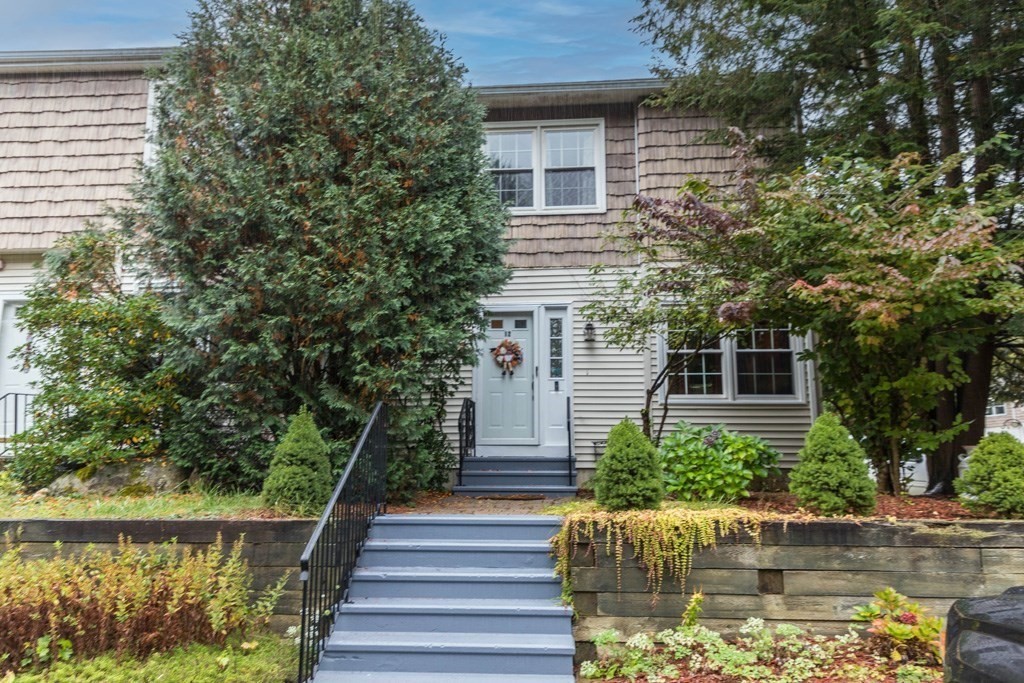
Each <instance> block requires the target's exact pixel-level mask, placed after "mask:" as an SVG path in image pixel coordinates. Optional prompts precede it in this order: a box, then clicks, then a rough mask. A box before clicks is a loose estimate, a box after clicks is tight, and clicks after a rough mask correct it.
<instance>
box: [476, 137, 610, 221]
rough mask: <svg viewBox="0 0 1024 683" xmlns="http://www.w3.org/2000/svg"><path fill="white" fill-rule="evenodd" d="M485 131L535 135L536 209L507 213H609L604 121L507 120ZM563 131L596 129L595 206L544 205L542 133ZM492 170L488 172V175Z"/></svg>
mask: <svg viewBox="0 0 1024 683" xmlns="http://www.w3.org/2000/svg"><path fill="white" fill-rule="evenodd" d="M484 129H485V132H487V133H491V132H506V133H507V132H513V131H521V132H528V131H529V132H532V133H533V206H532V207H528V206H510V207H508V212H509V213H510V214H512V215H513V216H564V215H569V214H586V213H605V212H607V210H608V209H607V201H608V190H607V186H606V182H605V179H606V175H607V173H606V168H605V151H604V150H605V138H604V136H605V132H604V119H561V120H551V121H507V122H501V123H488V124H485V126H484ZM553 129H562V130H573V129H576V130H581V129H582V130H593V131H594V187H595V192H596V194H597V197H596V199H597V204H596V205H589V204H588V205H582V206H553V207H546V206H544V204H543V202H544V142H543V141H544V135H543V131H545V130H553ZM489 172H490V171H488V173H489Z"/></svg>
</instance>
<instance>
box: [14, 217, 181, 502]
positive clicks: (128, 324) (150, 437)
mask: <svg viewBox="0 0 1024 683" xmlns="http://www.w3.org/2000/svg"><path fill="white" fill-rule="evenodd" d="M123 246H124V241H123V239H122V238H121V237H119V236H117V235H114V234H111V233H105V232H101V231H98V230H87V231H85V232H82V233H80V234H76V235H72V236H68V237H65V238H63V239H62V240H60V241H59V242H58V243H57V246H56V248H54V249H53V250H51V251H49V252H47V254H46V256H45V257H44V261H43V263H44V269H43V272H42V274H41V276H40V278H39V280H38V282H37V283H36V284H35V285H34V286H33V287H32V288H31V289H30V290H29V292H28V302H27V303H26V304H25V305H24V306H23V307H22V308H21V309H20V310H19V312H18V319H19V325H21V327H22V329H24V330H25V332H26V333H27V334H28V335H29V338H30V339H31V340H32V341H31V342H30V343H28V344H25V345H24V346H22V347H20V348H19V349H17V353H18V354H19V356H20V357H21V359H22V360H23V361H24V362H25V363H27V364H29V365H31V366H32V367H34V368H36V369H37V370H38V371H39V373H40V376H41V379H40V380H39V383H38V387H37V388H38V390H39V395H38V396H36V398H35V400H34V402H33V405H32V410H33V413H34V418H35V422H34V424H33V426H32V428H31V429H29V430H27V431H25V432H22V433H21V434H19V435H17V436H16V437H14V452H15V458H14V462H13V463H12V464H11V473H12V475H13V476H14V477H16V478H17V479H18V480H20V481H21V482H22V483H23V484H24V485H25V486H26V487H28V488H29V489H37V488H40V487H43V486H45V485H47V484H48V483H50V482H51V481H52V480H53V479H54V478H55V477H56V476H57V474H58V473H59V472H60V471H62V470H67V469H78V468H80V467H84V466H99V465H102V464H105V463H110V462H124V461H127V460H130V459H134V458H149V457H153V456H157V455H160V454H162V453H163V452H164V450H165V442H164V438H163V434H164V428H165V427H166V425H167V424H168V423H169V422H171V421H173V419H174V417H175V416H176V414H177V405H178V395H177V381H176V380H175V377H174V376H173V375H172V374H171V373H170V372H168V371H167V370H166V369H165V368H163V367H162V366H161V361H162V357H163V353H164V350H165V348H166V345H167V342H168V340H169V339H170V336H171V334H170V331H169V330H168V328H167V327H166V325H165V324H164V322H163V319H162V317H161V315H162V303H161V300H160V298H159V297H158V296H157V295H156V294H154V293H152V292H143V293H141V294H127V293H125V292H124V291H123V290H122V288H121V280H120V277H119V276H118V272H117V254H118V253H119V251H120V250H121V249H122V248H123Z"/></svg>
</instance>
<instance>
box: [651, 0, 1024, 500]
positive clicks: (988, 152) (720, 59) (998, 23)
mask: <svg viewBox="0 0 1024 683" xmlns="http://www.w3.org/2000/svg"><path fill="white" fill-rule="evenodd" d="M636 26H637V28H638V29H639V30H640V31H641V32H643V33H645V34H646V35H647V37H648V38H649V39H650V41H651V43H652V44H653V45H654V46H655V47H656V48H658V49H659V51H660V53H661V55H662V57H663V59H662V62H661V64H660V66H659V68H658V72H659V73H660V75H662V76H664V77H666V78H667V79H668V81H669V87H668V89H667V91H666V92H665V95H664V98H663V103H664V104H666V105H671V106H680V107H697V108H700V109H703V110H705V111H710V112H712V113H714V114H717V115H718V116H720V117H721V118H722V119H723V121H724V123H725V124H727V125H736V126H740V127H742V128H745V129H746V130H754V129H760V130H766V129H768V130H773V131H775V132H776V134H774V135H772V136H771V137H770V144H769V145H767V146H766V148H765V151H766V152H767V154H768V156H769V157H770V158H771V159H772V160H773V161H774V162H775V163H776V164H777V165H778V166H781V167H783V168H786V167H791V166H793V165H800V164H803V163H805V162H806V160H807V159H809V158H817V157H820V156H822V155H825V154H837V153H847V154H855V155H862V156H866V157H869V158H882V159H891V158H894V157H896V156H897V155H898V154H899V153H902V152H916V153H917V154H919V155H920V157H921V159H922V160H923V161H924V162H926V163H927V162H940V161H944V160H949V159H958V158H959V157H958V156H957V155H958V154H959V152H960V151H961V147H962V146H964V145H965V143H966V146H968V147H980V146H982V145H983V144H984V143H986V142H988V141H989V140H991V139H992V138H993V137H994V136H995V135H996V134H998V133H1002V134H1004V135H1005V140H1006V144H1003V145H988V146H984V147H981V152H980V153H979V154H978V155H977V156H972V157H968V158H969V159H970V160H971V161H972V163H971V164H970V165H964V164H961V163H950V164H948V165H947V167H946V173H945V177H944V179H943V182H944V184H945V185H946V186H947V187H951V188H952V187H958V186H960V185H961V183H962V182H963V181H964V179H965V177H967V178H971V177H974V178H976V179H977V180H978V182H975V183H974V184H973V192H974V196H973V200H982V199H984V198H986V197H988V196H989V195H990V193H991V192H992V191H993V190H994V189H995V188H996V186H997V185H999V184H1011V185H1015V186H1016V187H1017V190H1016V191H1017V192H1019V191H1020V190H1019V186H1020V182H1021V179H1022V178H1024V154H1021V153H1020V152H1021V149H1024V108H1022V107H1021V102H1022V101H1024V78H1022V76H1024V71H1022V66H1021V65H1022V64H1024V12H1022V11H1021V6H1020V2H1019V0H971V1H968V0H865V1H863V2H847V1H846V0H781V1H774V0H773V1H772V2H766V1H764V0H643V11H642V13H641V15H640V16H638V17H637V19H636ZM994 167H1002V169H1003V170H1002V172H1000V173H986V171H989V169H993V168H994ZM1019 211H1020V208H1019V205H1018V206H1016V207H1012V208H1009V209H1007V210H1006V211H1005V212H1004V213H1003V214H1002V215H1001V216H1000V224H1001V226H1002V228H1003V229H1004V230H1017V231H1019V230H1020V213H1019ZM1018 315H1019V314H1018ZM1011 321H1012V316H1011V317H1010V318H1006V319H994V318H992V317H991V316H986V317H983V318H977V319H973V318H972V319H965V320H964V321H962V326H963V328H964V329H966V330H975V329H978V328H979V327H983V328H987V329H991V330H993V332H992V334H990V335H989V336H988V337H986V338H985V339H984V340H982V341H981V342H980V343H979V344H978V345H977V346H976V347H974V348H973V349H971V350H970V351H966V352H964V353H963V354H962V356H961V357H960V358H959V359H958V361H957V365H962V367H963V368H964V369H965V370H966V372H967V375H968V376H969V378H970V381H969V382H954V383H955V384H956V385H957V386H956V387H955V388H951V389H948V390H944V391H943V392H942V395H941V400H940V402H939V405H938V406H937V407H936V409H935V410H934V411H933V413H932V414H931V415H930V416H929V418H930V419H931V420H932V421H933V422H934V423H935V425H936V429H937V430H938V431H943V430H948V429H950V428H951V427H952V426H953V425H955V424H957V422H958V420H959V417H960V416H962V418H963V420H964V421H965V422H966V423H967V424H968V429H967V430H965V431H962V432H960V433H959V434H958V435H957V436H956V438H955V439H954V440H952V441H946V442H944V443H943V444H942V445H941V446H939V447H938V449H937V450H936V451H935V452H934V453H933V457H930V458H929V475H930V480H931V482H930V483H931V486H932V489H933V490H935V491H940V490H950V483H951V481H952V478H953V477H954V476H955V475H956V458H955V455H956V453H957V452H958V451H959V450H961V449H962V446H963V445H965V444H975V443H977V442H978V439H979V438H980V437H981V434H982V432H983V429H984V411H985V407H986V404H987V402H988V391H989V385H990V380H991V377H992V374H993V363H994V362H996V363H1003V364H1004V365H1006V367H1007V368H1012V367H1014V366H1024V362H1021V360H1020V358H1021V355H1020V343H1019V338H1017V337H1016V336H1015V332H1014V329H1018V328H1019V325H1018V326H1017V328H1015V327H1014V326H1013V325H1012V324H1011V325H1008V323H1010V322H1011ZM934 369H935V371H936V372H938V373H939V374H946V375H947V376H949V377H953V375H955V374H956V372H958V370H954V369H953V368H952V367H951V366H949V365H948V364H944V363H941V362H940V363H938V364H937V365H936V367H935V368H934ZM996 374H997V375H998V376H1001V377H1007V376H1012V375H1013V373H1012V372H1009V371H1000V368H999V367H998V365H997V367H996Z"/></svg>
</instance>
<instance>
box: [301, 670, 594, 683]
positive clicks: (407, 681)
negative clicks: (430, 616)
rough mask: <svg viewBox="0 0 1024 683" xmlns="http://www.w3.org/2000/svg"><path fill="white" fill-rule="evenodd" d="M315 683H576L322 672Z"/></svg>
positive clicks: (568, 682)
mask: <svg viewBox="0 0 1024 683" xmlns="http://www.w3.org/2000/svg"><path fill="white" fill-rule="evenodd" d="M313 681H314V683H575V681H576V679H575V678H574V677H573V676H571V675H569V676H558V675H555V676H545V675H543V674H540V675H537V674H491V673H486V674H453V673H422V672H413V671H319V672H317V674H316V677H315V678H314V679H313Z"/></svg>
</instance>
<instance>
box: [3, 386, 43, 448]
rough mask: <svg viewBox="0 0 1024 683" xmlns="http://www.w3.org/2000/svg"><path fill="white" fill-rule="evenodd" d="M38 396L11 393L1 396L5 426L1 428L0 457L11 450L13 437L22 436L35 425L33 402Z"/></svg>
mask: <svg viewBox="0 0 1024 683" xmlns="http://www.w3.org/2000/svg"><path fill="white" fill-rule="evenodd" d="M35 397H36V394H25V393H18V392H9V393H6V394H4V395H3V396H0V410H2V411H3V418H2V419H3V424H2V427H0V456H4V455H7V453H8V452H9V451H10V450H11V441H10V440H11V437H12V436H14V435H15V434H20V433H21V432H23V431H25V430H26V429H28V428H29V427H31V426H32V423H33V415H32V402H33V400H34V399H35Z"/></svg>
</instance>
